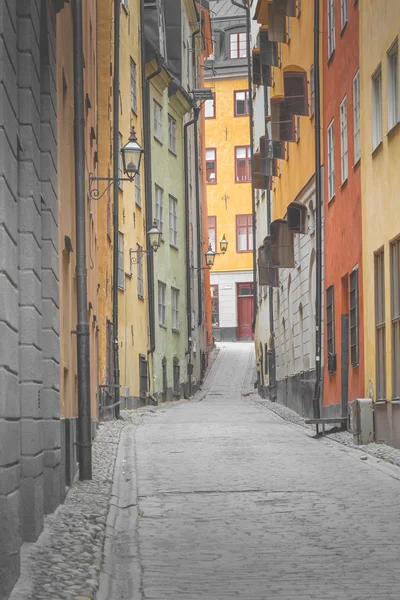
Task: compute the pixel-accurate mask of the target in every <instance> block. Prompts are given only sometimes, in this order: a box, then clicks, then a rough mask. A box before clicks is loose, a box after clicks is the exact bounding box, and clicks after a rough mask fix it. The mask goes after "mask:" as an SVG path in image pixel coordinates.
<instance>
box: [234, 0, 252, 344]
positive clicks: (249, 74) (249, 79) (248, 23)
mask: <svg viewBox="0 0 400 600" xmlns="http://www.w3.org/2000/svg"><path fill="white" fill-rule="evenodd" d="M231 3H232V4H234V5H235V6H237V7H238V8H242V9H243V10H245V11H246V30H247V82H248V88H249V100H248V106H249V123H250V158H251V210H252V217H253V294H254V296H253V312H254V315H253V326H252V328H253V333H254V329H255V324H256V315H257V310H258V304H257V297H258V293H257V251H256V233H257V218H256V194H255V188H254V161H253V154H254V129H253V122H254V119H253V114H254V111H253V95H252V93H251V82H252V65H251V40H250V37H251V15H250V6H249V5H244V4H241V3H240V2H236V0H231Z"/></svg>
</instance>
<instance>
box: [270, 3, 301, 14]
mask: <svg viewBox="0 0 400 600" xmlns="http://www.w3.org/2000/svg"><path fill="white" fill-rule="evenodd" d="M273 4H274V5H275V6H277V7H279V8H280V9H282V10H284V11H285V14H286V15H287V16H288V17H296V16H297V14H296V4H297V2H296V0H273Z"/></svg>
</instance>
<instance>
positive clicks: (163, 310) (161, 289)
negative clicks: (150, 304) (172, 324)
mask: <svg viewBox="0 0 400 600" xmlns="http://www.w3.org/2000/svg"><path fill="white" fill-rule="evenodd" d="M158 324H159V326H160V327H166V326H167V286H166V285H165V283H163V282H162V281H159V282H158Z"/></svg>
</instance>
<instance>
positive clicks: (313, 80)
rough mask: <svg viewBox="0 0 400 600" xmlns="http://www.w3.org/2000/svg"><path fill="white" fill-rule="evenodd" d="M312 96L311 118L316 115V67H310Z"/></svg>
mask: <svg viewBox="0 0 400 600" xmlns="http://www.w3.org/2000/svg"><path fill="white" fill-rule="evenodd" d="M310 96H311V115H310V116H311V117H313V116H314V114H315V78H314V65H311V67H310Z"/></svg>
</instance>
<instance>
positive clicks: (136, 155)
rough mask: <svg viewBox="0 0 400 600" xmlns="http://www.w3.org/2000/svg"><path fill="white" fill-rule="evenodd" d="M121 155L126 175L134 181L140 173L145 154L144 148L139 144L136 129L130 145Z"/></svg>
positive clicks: (132, 134)
mask: <svg viewBox="0 0 400 600" xmlns="http://www.w3.org/2000/svg"><path fill="white" fill-rule="evenodd" d="M121 154H122V162H123V167H124V173H125V175H127V176H128V177H129V179H133V178H134V177H135V175H137V173H139V170H140V162H141V160H142V155H143V154H144V150H143V148H142V146H141V145H140V144H138V141H137V138H136V134H135V130H134V129H132V131H131V135H130V138H129V140H128V143H127V144H125V146H123V148H121Z"/></svg>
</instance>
